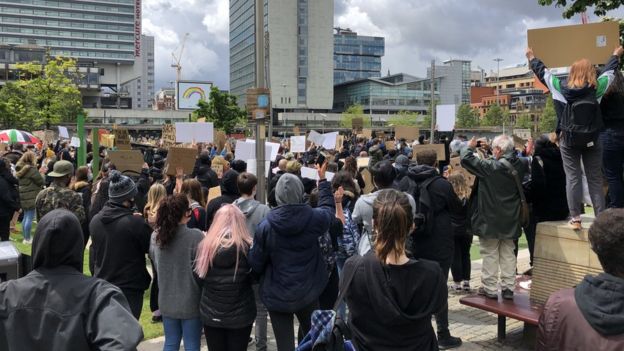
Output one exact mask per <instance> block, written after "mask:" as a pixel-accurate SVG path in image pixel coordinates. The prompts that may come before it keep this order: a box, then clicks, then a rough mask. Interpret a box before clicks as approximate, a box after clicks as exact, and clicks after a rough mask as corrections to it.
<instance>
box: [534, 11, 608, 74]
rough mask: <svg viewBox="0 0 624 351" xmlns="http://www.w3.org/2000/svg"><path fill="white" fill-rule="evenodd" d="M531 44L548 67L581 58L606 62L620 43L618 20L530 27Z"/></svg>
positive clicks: (595, 61)
mask: <svg viewBox="0 0 624 351" xmlns="http://www.w3.org/2000/svg"><path fill="white" fill-rule="evenodd" d="M527 37H528V40H529V47H530V48H532V49H533V52H534V53H535V57H537V58H539V59H540V60H542V61H543V62H544V63H545V64H546V66H547V67H550V68H558V67H569V66H570V65H572V63H574V61H577V60H579V59H581V58H586V59H589V60H590V61H591V62H592V63H594V64H603V63H605V62H606V61H607V60H608V59H609V58H610V57H611V54H612V53H613V49H614V48H616V47H617V46H618V45H619V43H620V30H619V24H618V22H596V23H588V24H578V25H572V26H562V27H552V28H540V29H530V30H528V31H527Z"/></svg>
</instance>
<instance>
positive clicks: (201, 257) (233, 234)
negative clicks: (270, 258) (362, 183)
mask: <svg viewBox="0 0 624 351" xmlns="http://www.w3.org/2000/svg"><path fill="white" fill-rule="evenodd" d="M251 243H252V238H251V235H250V234H249V230H248V229H247V224H246V219H245V215H244V214H243V213H242V212H241V210H240V209H238V207H236V206H234V205H230V204H227V205H224V206H223V207H221V208H220V209H219V210H218V211H217V213H216V215H215V217H214V220H213V222H212V225H211V226H210V230H209V231H208V233H207V234H206V236H205V238H204V239H203V240H202V241H201V242H200V243H199V247H198V249H197V259H196V262H195V273H197V275H198V276H199V277H200V278H201V279H202V280H203V284H202V293H201V300H200V306H199V313H200V316H201V319H202V322H203V324H204V334H205V336H206V342H207V344H208V349H209V350H210V351H245V350H247V343H248V341H249V335H250V334H251V328H252V325H253V322H254V320H255V319H256V301H255V297H254V292H253V289H252V286H251V285H252V279H251V268H250V265H249V263H248V262H247V254H248V252H249V248H250V246H251Z"/></svg>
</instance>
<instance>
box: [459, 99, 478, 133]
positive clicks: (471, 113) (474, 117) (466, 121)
mask: <svg viewBox="0 0 624 351" xmlns="http://www.w3.org/2000/svg"><path fill="white" fill-rule="evenodd" d="M478 126H479V115H478V114H477V111H475V110H474V109H473V108H472V107H470V105H468V104H462V105H460V106H459V108H458V109H457V118H456V119H455V127H456V128H474V127H478Z"/></svg>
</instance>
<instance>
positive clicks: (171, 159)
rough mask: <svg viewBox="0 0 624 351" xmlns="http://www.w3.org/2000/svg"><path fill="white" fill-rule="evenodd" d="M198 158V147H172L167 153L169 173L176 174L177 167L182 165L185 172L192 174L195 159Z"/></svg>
mask: <svg viewBox="0 0 624 351" xmlns="http://www.w3.org/2000/svg"><path fill="white" fill-rule="evenodd" d="M196 158H197V149H191V148H186V147H170V148H169V152H168V153H167V165H166V166H165V169H166V170H167V172H166V173H167V175H169V176H175V175H176V168H178V167H181V168H182V169H183V170H184V174H187V175H190V174H192V173H193V167H195V159H196Z"/></svg>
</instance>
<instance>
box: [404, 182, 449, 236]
mask: <svg viewBox="0 0 624 351" xmlns="http://www.w3.org/2000/svg"><path fill="white" fill-rule="evenodd" d="M440 178H442V177H440V176H434V177H431V178H428V179H426V180H424V181H422V182H420V183H416V182H415V181H413V180H412V179H409V178H408V179H409V188H408V191H407V193H408V194H410V195H412V197H413V198H414V201H415V202H416V215H415V216H414V224H415V226H416V229H414V231H413V232H412V236H414V237H419V236H426V235H430V234H431V233H432V232H433V222H434V221H433V219H434V218H433V200H432V199H431V194H429V185H431V183H433V182H434V181H435V180H437V179H440Z"/></svg>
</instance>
